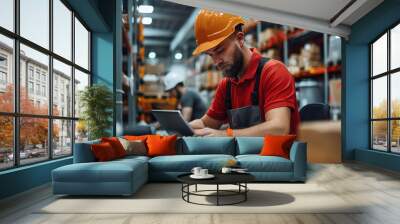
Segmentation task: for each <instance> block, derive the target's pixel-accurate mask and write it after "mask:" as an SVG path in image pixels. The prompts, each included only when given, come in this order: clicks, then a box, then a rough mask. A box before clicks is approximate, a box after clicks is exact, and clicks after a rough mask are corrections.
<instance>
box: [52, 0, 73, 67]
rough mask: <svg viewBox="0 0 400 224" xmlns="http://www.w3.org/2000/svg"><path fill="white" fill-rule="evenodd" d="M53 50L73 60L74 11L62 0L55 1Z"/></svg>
mask: <svg viewBox="0 0 400 224" xmlns="http://www.w3.org/2000/svg"><path fill="white" fill-rule="evenodd" d="M53 17H54V20H53V51H54V52H55V53H57V54H59V55H61V56H63V57H65V58H67V59H68V60H71V59H72V58H71V48H72V43H71V39H72V24H71V23H72V22H71V18H72V12H71V11H70V10H69V9H68V8H67V7H66V6H65V5H64V4H63V3H62V2H61V1H60V0H54V1H53Z"/></svg>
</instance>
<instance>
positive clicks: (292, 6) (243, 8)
mask: <svg viewBox="0 0 400 224" xmlns="http://www.w3.org/2000/svg"><path fill="white" fill-rule="evenodd" d="M167 1H171V2H175V3H179V4H183V5H189V6H193V7H198V8H207V9H211V10H217V11H224V12H230V13H233V14H236V15H241V16H244V17H248V18H253V19H257V20H262V21H266V22H270V23H277V24H282V25H288V26H294V27H298V28H303V29H307V30H312V31H317V32H322V33H328V34H333V35H338V36H342V37H345V38H348V36H349V35H350V32H351V29H350V27H351V25H352V24H353V23H355V22H356V21H357V20H359V19H360V18H361V17H362V16H364V15H365V14H367V13H368V12H369V11H371V10H372V9H373V8H375V7H376V6H378V5H379V4H380V3H382V2H383V0H248V1H245V0H167ZM346 5H348V6H349V7H346ZM344 8H346V9H345V10H344V11H342V12H341V10H342V9H344ZM339 12H341V13H339ZM336 15H337V16H336Z"/></svg>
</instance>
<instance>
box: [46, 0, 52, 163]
mask: <svg viewBox="0 0 400 224" xmlns="http://www.w3.org/2000/svg"><path fill="white" fill-rule="evenodd" d="M49 50H50V52H53V0H49ZM48 74H49V75H48V83H49V85H48V88H47V90H48V91H49V94H47V96H48V97H49V102H48V103H49V110H48V113H49V116H50V119H48V127H49V128H48V143H49V144H48V152H49V159H53V119H52V116H53V56H52V55H49V73H48Z"/></svg>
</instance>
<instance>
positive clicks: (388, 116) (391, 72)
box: [368, 20, 400, 154]
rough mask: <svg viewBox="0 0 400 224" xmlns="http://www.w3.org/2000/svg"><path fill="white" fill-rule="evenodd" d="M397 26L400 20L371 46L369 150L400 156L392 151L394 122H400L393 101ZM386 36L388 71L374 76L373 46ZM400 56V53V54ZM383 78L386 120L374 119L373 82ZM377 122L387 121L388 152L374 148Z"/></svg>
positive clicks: (374, 40) (397, 70)
mask: <svg viewBox="0 0 400 224" xmlns="http://www.w3.org/2000/svg"><path fill="white" fill-rule="evenodd" d="M396 26H400V20H399V21H397V22H395V23H394V24H392V25H391V26H390V27H389V28H387V29H385V31H384V32H382V33H381V34H379V35H378V36H377V37H376V38H375V39H373V40H372V41H371V42H370V43H369V44H368V47H369V51H368V52H369V72H368V73H369V78H368V80H369V83H368V84H369V149H370V150H373V151H379V152H386V153H392V154H400V152H393V151H392V134H391V131H392V127H391V126H392V125H391V124H392V121H400V117H392V99H391V90H392V89H391V79H392V75H396V73H398V72H400V67H398V68H394V69H391V50H392V48H391V31H392V29H393V28H395V27H396ZM385 34H387V40H386V41H387V52H386V55H387V62H386V63H387V64H386V66H387V67H386V71H385V72H383V73H380V74H376V75H375V76H374V74H373V44H374V43H375V42H376V41H377V40H379V39H380V38H381V37H383V36H384V35H385ZM399 55H400V53H399ZM382 77H386V87H387V93H386V94H387V96H386V97H387V105H386V110H387V113H386V118H373V96H374V95H373V93H374V87H373V81H374V80H376V79H379V78H382ZM375 121H386V122H387V124H386V129H387V130H386V135H387V138H386V146H387V147H386V151H383V150H379V149H376V148H374V142H373V141H374V138H373V137H374V136H373V134H374V133H373V122H375Z"/></svg>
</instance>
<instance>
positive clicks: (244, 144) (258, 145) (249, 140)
mask: <svg viewBox="0 0 400 224" xmlns="http://www.w3.org/2000/svg"><path fill="white" fill-rule="evenodd" d="M263 145H264V138H263V137H236V155H243V154H259V153H260V152H261V149H262V147H263Z"/></svg>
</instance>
